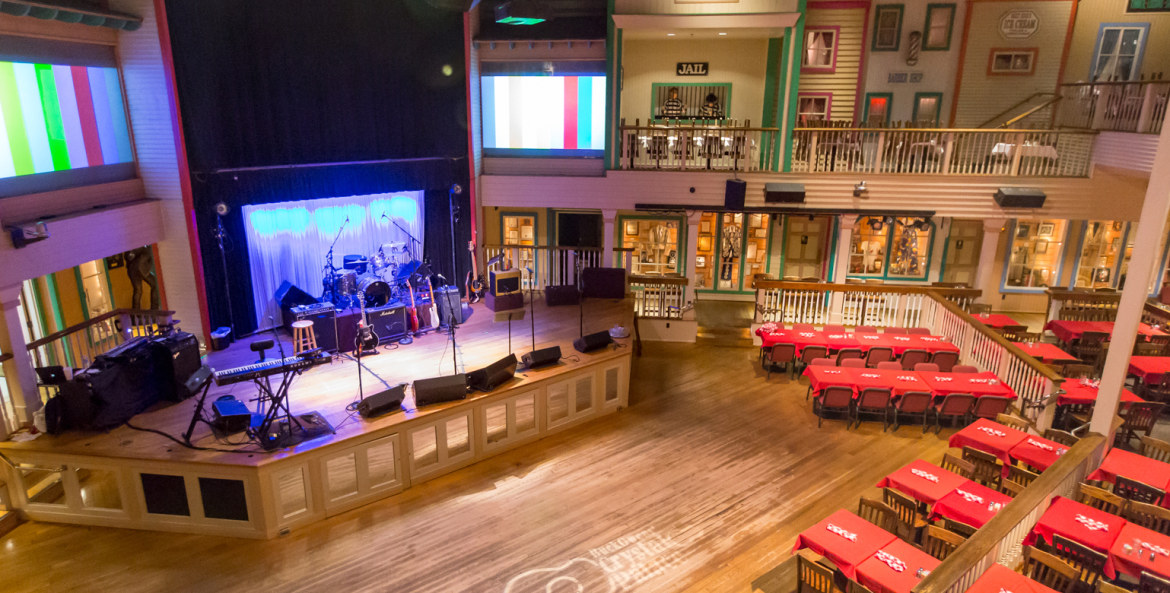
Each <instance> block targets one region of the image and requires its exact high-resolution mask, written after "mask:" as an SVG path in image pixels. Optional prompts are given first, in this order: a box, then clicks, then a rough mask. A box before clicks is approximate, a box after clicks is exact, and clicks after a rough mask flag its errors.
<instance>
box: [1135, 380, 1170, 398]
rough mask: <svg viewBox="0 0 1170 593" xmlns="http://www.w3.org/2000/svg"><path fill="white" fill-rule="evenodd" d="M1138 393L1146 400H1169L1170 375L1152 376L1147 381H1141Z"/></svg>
mask: <svg viewBox="0 0 1170 593" xmlns="http://www.w3.org/2000/svg"><path fill="white" fill-rule="evenodd" d="M1138 395H1140V396H1141V397H1142V399H1145V400H1148V401H1153V402H1162V403H1166V402H1170V375H1162V376H1160V377H1153V378H1151V379H1150V380H1149V381H1143V382H1142V384H1141V388H1140V390H1139V392H1138Z"/></svg>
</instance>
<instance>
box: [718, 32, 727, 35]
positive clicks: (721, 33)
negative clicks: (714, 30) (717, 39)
mask: <svg viewBox="0 0 1170 593" xmlns="http://www.w3.org/2000/svg"><path fill="white" fill-rule="evenodd" d="M719 34H720V35H726V34H727V33H723V32H720V33H719Z"/></svg>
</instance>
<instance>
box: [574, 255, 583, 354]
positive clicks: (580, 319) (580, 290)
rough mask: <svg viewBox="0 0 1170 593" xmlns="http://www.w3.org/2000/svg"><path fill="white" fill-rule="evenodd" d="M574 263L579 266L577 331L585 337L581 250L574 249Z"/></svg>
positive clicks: (581, 336) (580, 336)
mask: <svg viewBox="0 0 1170 593" xmlns="http://www.w3.org/2000/svg"><path fill="white" fill-rule="evenodd" d="M573 263H574V264H575V265H576V267H577V331H578V332H579V334H580V335H578V336H577V337H579V338H584V337H585V287H584V286H583V285H582V284H581V270H582V268H583V267H584V266H583V265H582V264H581V252H580V251H577V250H576V249H574V250H573Z"/></svg>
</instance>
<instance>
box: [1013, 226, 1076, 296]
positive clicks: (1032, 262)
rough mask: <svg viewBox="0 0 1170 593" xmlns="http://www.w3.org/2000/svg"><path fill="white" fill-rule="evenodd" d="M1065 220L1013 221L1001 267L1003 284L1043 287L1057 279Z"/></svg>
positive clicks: (1062, 249)
mask: <svg viewBox="0 0 1170 593" xmlns="http://www.w3.org/2000/svg"><path fill="white" fill-rule="evenodd" d="M1067 224H1068V221H1064V220H1021V221H1016V224H1015V226H1014V227H1013V231H1012V242H1011V248H1010V249H1009V250H1008V256H1007V257H1008V261H1007V266H1006V269H1005V270H1004V287H1005V288H1025V289H1027V288H1036V289H1043V288H1047V287H1049V286H1051V285H1053V284H1055V283H1056V282H1057V280H1058V278H1059V276H1060V259H1061V254H1063V253H1064V235H1065V231H1066V229H1067V227H1066V225H1067Z"/></svg>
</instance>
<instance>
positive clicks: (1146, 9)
mask: <svg viewBox="0 0 1170 593" xmlns="http://www.w3.org/2000/svg"><path fill="white" fill-rule="evenodd" d="M1125 12H1127V13H1130V14H1134V13H1138V14H1142V13H1151V12H1170V2H1167V1H1166V0H1128V1H1127V2H1126V4H1125Z"/></svg>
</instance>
